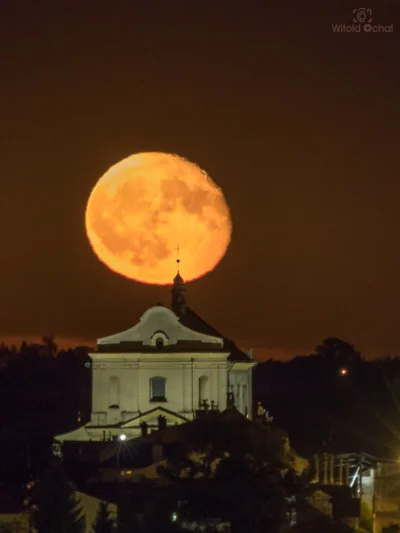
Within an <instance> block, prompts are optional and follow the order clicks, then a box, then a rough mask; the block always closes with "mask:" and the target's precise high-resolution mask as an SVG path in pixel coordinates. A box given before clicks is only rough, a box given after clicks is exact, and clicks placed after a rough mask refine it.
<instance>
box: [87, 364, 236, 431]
mask: <svg viewBox="0 0 400 533" xmlns="http://www.w3.org/2000/svg"><path fill="white" fill-rule="evenodd" d="M129 355H131V354H118V355H117V354H115V355H113V356H112V358H111V357H110V358H109V359H108V360H106V359H103V360H102V361H96V355H93V358H94V359H95V361H94V363H93V365H92V368H93V384H92V412H93V416H92V423H93V424H95V425H98V424H100V425H101V422H100V419H99V415H98V414H97V413H107V422H106V423H107V424H115V423H117V422H119V421H126V420H129V418H133V417H134V416H136V415H137V414H138V412H139V411H141V412H142V413H145V412H147V411H150V410H152V409H154V408H155V407H157V406H162V407H164V408H166V409H168V410H170V411H173V412H176V413H180V414H183V415H184V416H188V414H192V413H193V411H195V410H196V409H198V408H199V392H200V390H199V379H200V377H202V376H206V377H207V378H208V383H207V393H208V394H207V398H206V399H207V401H208V404H209V405H211V401H214V405H215V406H217V405H218V408H219V409H220V410H224V409H225V408H226V395H227V379H228V378H227V375H228V363H227V361H226V359H225V358H226V356H224V359H223V360H221V359H220V360H215V356H214V360H211V361H210V360H208V358H207V355H205V356H204V357H203V358H200V359H196V360H193V361H191V360H190V358H188V357H187V358H186V360H185V359H178V360H173V357H171V358H168V359H166V357H167V356H165V358H164V359H163V360H162V361H160V360H158V361H157V360H152V359H151V357H146V355H145V354H143V355H141V356H140V357H138V359H137V360H136V361H132V362H129V363H127V361H126V359H127V357H129ZM174 355H176V354H174ZM218 357H220V355H218ZM153 377H163V378H165V379H166V400H167V401H165V402H153V401H151V390H150V380H151V378H153ZM111 378H118V379H119V400H120V401H119V409H115V408H113V409H110V379H111ZM124 412H126V413H125V414H124ZM100 418H101V417H100ZM103 419H104V417H103Z"/></svg>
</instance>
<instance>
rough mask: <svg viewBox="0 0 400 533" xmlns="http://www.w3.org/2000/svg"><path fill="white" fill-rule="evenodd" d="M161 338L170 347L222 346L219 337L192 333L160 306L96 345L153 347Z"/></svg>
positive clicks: (177, 318) (173, 314) (149, 310)
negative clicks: (190, 344) (186, 344)
mask: <svg viewBox="0 0 400 533" xmlns="http://www.w3.org/2000/svg"><path fill="white" fill-rule="evenodd" d="M158 337H162V338H163V340H164V341H165V342H164V344H165V345H168V346H171V345H174V344H177V343H178V342H179V341H192V342H199V343H207V344H215V345H216V346H218V347H222V346H223V339H222V338H221V337H214V336H212V335H206V334H204V333H199V332H198V331H194V330H192V329H190V328H188V327H187V326H184V325H183V324H181V323H180V321H179V317H178V316H177V315H176V314H175V313H174V312H173V311H171V310H170V309H168V308H166V307H162V306H155V307H151V308H150V309H148V310H147V311H146V312H145V313H144V314H143V315H142V317H141V318H140V321H139V323H138V324H136V326H133V327H132V328H129V329H127V330H126V331H122V332H121V333H117V334H115V335H110V336H109V337H104V338H102V339H99V340H98V341H97V344H98V345H100V346H104V345H107V344H118V343H125V342H134V343H141V344H143V346H155V345H156V344H155V343H156V339H157V338H158Z"/></svg>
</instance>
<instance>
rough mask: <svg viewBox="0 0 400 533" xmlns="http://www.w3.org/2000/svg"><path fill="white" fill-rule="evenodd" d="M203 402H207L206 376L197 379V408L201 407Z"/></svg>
mask: <svg viewBox="0 0 400 533" xmlns="http://www.w3.org/2000/svg"><path fill="white" fill-rule="evenodd" d="M205 400H209V391H208V376H200V377H199V406H200V407H201V406H202V404H203V402H204V401H205Z"/></svg>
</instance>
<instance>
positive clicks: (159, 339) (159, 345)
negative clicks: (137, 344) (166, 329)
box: [156, 337, 164, 350]
mask: <svg viewBox="0 0 400 533" xmlns="http://www.w3.org/2000/svg"><path fill="white" fill-rule="evenodd" d="M156 348H157V349H158V350H160V349H161V348H164V339H163V338H162V337H157V339H156Z"/></svg>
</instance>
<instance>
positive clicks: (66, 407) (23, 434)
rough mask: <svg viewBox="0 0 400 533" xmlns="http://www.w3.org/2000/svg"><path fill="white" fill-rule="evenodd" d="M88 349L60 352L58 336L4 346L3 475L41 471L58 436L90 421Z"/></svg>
mask: <svg viewBox="0 0 400 533" xmlns="http://www.w3.org/2000/svg"><path fill="white" fill-rule="evenodd" d="M87 354H88V350H87V348H85V347H77V348H75V349H70V350H59V349H58V347H57V345H56V343H55V342H54V339H53V338H52V337H44V338H43V341H42V343H40V344H30V343H27V342H22V344H21V345H20V346H19V347H18V348H16V347H15V346H12V347H10V348H8V347H6V346H5V345H4V344H2V345H0V401H1V405H2V409H0V427H1V432H0V474H1V476H2V477H3V478H4V479H7V478H9V477H10V476H11V477H12V478H14V479H17V478H26V476H27V472H28V471H32V475H37V471H38V468H40V465H41V463H42V462H46V460H47V454H48V451H49V449H50V446H51V442H52V438H53V435H55V434H57V433H62V432H65V431H69V430H71V429H73V428H74V427H76V425H77V423H78V418H80V419H81V422H82V423H84V422H86V421H87V420H88V417H89V413H90V402H91V399H90V395H91V393H90V388H91V368H90V359H89V357H88V355H87Z"/></svg>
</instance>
